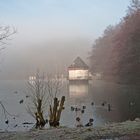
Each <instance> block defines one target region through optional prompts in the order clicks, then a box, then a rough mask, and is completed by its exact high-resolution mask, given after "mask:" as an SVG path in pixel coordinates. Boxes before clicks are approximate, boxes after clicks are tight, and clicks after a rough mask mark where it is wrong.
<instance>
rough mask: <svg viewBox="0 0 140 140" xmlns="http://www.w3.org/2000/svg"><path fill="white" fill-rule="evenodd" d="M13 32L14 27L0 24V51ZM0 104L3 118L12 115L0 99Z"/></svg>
mask: <svg viewBox="0 0 140 140" xmlns="http://www.w3.org/2000/svg"><path fill="white" fill-rule="evenodd" d="M15 33H16V29H15V28H14V27H12V28H11V27H10V26H0V51H1V50H3V49H5V46H3V45H5V44H6V43H7V41H8V40H10V37H11V36H12V35H13V34H15ZM0 106H1V108H2V111H3V113H4V116H5V119H7V115H9V116H13V115H11V114H10V113H9V112H8V111H7V110H6V108H5V106H4V105H3V103H2V101H1V100H0ZM5 123H6V124H8V123H9V121H8V119H7V120H6V121H5Z"/></svg>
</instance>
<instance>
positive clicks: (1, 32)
mask: <svg viewBox="0 0 140 140" xmlns="http://www.w3.org/2000/svg"><path fill="white" fill-rule="evenodd" d="M15 33H16V29H15V28H14V27H10V26H0V46H1V48H0V50H2V49H4V48H5V47H3V45H5V44H6V43H7V41H8V40H11V39H10V37H11V36H12V35H13V34H15Z"/></svg>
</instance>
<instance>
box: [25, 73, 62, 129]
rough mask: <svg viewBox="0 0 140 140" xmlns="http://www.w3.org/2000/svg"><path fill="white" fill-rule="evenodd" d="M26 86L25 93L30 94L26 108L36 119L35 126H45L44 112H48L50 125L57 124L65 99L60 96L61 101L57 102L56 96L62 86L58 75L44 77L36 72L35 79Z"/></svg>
mask: <svg viewBox="0 0 140 140" xmlns="http://www.w3.org/2000/svg"><path fill="white" fill-rule="evenodd" d="M27 87H28V91H27V93H28V95H30V102H29V104H28V107H27V108H28V109H27V110H28V113H29V114H30V115H32V117H34V118H35V119H36V128H43V127H44V126H45V124H46V123H47V118H45V114H46V113H48V114H49V123H50V126H56V124H57V126H58V124H59V123H58V122H59V120H60V116H61V111H62V110H63V109H64V107H63V105H64V100H65V97H62V99H61V100H62V101H61V102H59V101H58V98H57V95H58V94H59V93H60V89H61V87H62V81H61V79H60V77H55V78H54V77H52V76H51V75H48V76H46V78H45V76H44V75H41V76H40V74H39V73H37V74H36V76H35V79H34V80H33V81H29V82H28V84H27ZM53 101H54V102H53ZM56 101H57V102H56ZM48 109H49V110H48ZM54 116H55V117H54ZM56 121H57V123H56ZM54 124H55V125H54Z"/></svg>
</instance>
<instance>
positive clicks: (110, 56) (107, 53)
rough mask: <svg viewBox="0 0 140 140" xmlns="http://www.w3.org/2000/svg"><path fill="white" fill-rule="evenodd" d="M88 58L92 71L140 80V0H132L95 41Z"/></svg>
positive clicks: (124, 79) (109, 77)
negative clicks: (116, 19)
mask: <svg viewBox="0 0 140 140" xmlns="http://www.w3.org/2000/svg"><path fill="white" fill-rule="evenodd" d="M89 60H90V67H91V72H92V73H101V74H102V76H103V78H104V79H106V80H114V81H117V82H119V83H131V84H140V1H139V0H132V1H131V4H130V6H129V7H128V9H127V13H126V15H125V17H123V18H122V19H121V21H120V22H119V23H118V24H117V25H115V26H111V25H110V26H108V27H107V28H106V30H105V31H104V33H103V35H102V36H101V37H99V38H98V39H97V40H96V41H95V43H94V44H93V47H92V51H91V53H90V56H89Z"/></svg>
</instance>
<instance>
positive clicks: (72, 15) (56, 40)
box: [0, 0, 129, 79]
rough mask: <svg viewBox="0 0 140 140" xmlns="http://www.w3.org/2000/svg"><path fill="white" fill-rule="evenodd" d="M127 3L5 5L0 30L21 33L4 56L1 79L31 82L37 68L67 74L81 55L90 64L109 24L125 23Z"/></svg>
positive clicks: (49, 0)
mask: <svg viewBox="0 0 140 140" xmlns="http://www.w3.org/2000/svg"><path fill="white" fill-rule="evenodd" d="M119 3H121V5H120V4H119ZM128 4H129V1H128V0H124V1H123V2H122V1H121V0H118V1H115V0H114V1H112V0H110V1H109V2H108V3H106V2H103V1H101V0H100V1H99V0H94V1H90V0H89V1H84V0H76V1H75V0H72V1H64V0H62V1H57V0H40V1H34V0H30V1H28V0H20V1H19V0H14V1H9V0H5V1H1V3H0V9H1V10H0V17H1V20H0V25H9V26H11V27H12V26H14V27H15V28H16V29H17V33H16V34H15V35H13V36H12V37H10V39H11V40H8V41H7V45H5V47H7V48H6V49H5V50H4V51H2V52H0V79H26V78H27V77H28V76H29V75H31V74H32V73H34V72H35V71H36V69H40V71H44V72H52V73H54V72H56V71H57V72H60V73H65V70H66V67H67V66H68V65H69V64H71V63H72V61H73V60H74V59H75V57H77V56H80V57H81V58H82V59H83V60H84V61H86V62H88V60H87V57H88V52H89V51H91V47H92V45H93V43H94V40H95V39H96V38H98V37H99V36H100V35H101V34H102V33H103V31H104V29H105V28H106V27H107V26H108V25H109V24H116V23H118V22H119V21H120V18H121V17H122V16H123V15H125V13H126V11H125V9H126V8H127V6H128ZM56 69H57V70H56Z"/></svg>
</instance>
